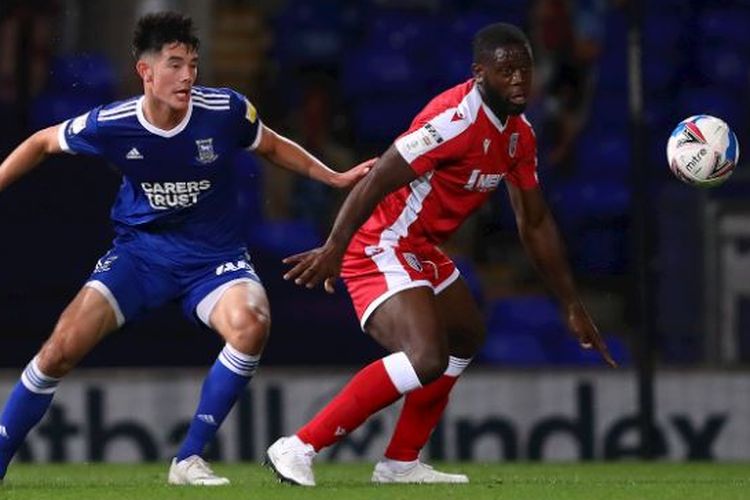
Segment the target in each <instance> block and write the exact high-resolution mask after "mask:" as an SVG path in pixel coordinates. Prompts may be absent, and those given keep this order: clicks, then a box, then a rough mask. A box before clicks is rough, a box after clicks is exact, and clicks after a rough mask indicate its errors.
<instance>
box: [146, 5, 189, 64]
mask: <svg viewBox="0 0 750 500" xmlns="http://www.w3.org/2000/svg"><path fill="white" fill-rule="evenodd" d="M174 42H178V43H184V44H185V45H187V46H188V47H189V48H191V49H193V50H198V47H199V46H200V40H198V37H197V36H195V30H194V28H193V20H192V19H190V17H188V16H183V15H182V14H180V13H177V12H157V13H154V14H146V15H145V16H143V17H141V18H140V19H139V20H138V24H137V25H136V27H135V32H134V33H133V55H134V56H135V58H136V59H138V58H140V57H141V56H142V55H143V54H144V53H146V52H160V51H161V49H162V47H163V46H164V45H165V44H170V43H174Z"/></svg>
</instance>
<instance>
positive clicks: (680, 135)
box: [667, 115, 740, 187]
mask: <svg viewBox="0 0 750 500" xmlns="http://www.w3.org/2000/svg"><path fill="white" fill-rule="evenodd" d="M739 157H740V145H739V144H738V143H737V136H735V135H734V132H732V130H731V129H730V128H729V126H728V125H727V124H726V123H725V122H724V121H723V120H720V119H719V118H716V117H714V116H709V115H697V116H691V117H690V118H686V119H685V120H682V121H681V122H680V123H678V124H677V126H676V127H675V129H674V131H672V135H671V136H670V137H669V141H668V142H667V161H668V162H669V168H670V169H671V170H672V172H673V173H674V174H675V175H676V176H677V178H678V179H680V180H681V181H683V182H685V183H687V184H691V185H694V186H701V187H712V186H717V185H719V184H721V183H722V182H724V181H725V180H727V178H729V176H730V175H731V174H732V171H733V170H734V167H735V166H736V165H737V161H738V160H739Z"/></svg>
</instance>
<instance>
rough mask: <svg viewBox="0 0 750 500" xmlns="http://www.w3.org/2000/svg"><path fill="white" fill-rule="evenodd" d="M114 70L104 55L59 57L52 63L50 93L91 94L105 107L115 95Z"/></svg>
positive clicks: (48, 88)
mask: <svg viewBox="0 0 750 500" xmlns="http://www.w3.org/2000/svg"><path fill="white" fill-rule="evenodd" d="M115 87H116V76H115V70H114V68H113V66H112V64H111V63H110V61H109V59H107V58H106V57H105V56H103V55H101V54H72V55H63V56H58V57H56V58H55V59H54V60H53V61H52V66H51V69H50V78H49V81H48V84H47V90H49V91H52V92H67V93H80V94H87V95H92V94H94V96H93V97H92V99H94V98H95V99H97V100H99V101H100V102H101V103H102V104H103V103H106V102H109V101H111V100H112V99H113V98H114V95H115Z"/></svg>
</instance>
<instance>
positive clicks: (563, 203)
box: [548, 178, 630, 228]
mask: <svg viewBox="0 0 750 500" xmlns="http://www.w3.org/2000/svg"><path fill="white" fill-rule="evenodd" d="M548 199H549V203H550V206H551V207H552V211H553V213H554V214H555V218H556V219H557V220H559V221H560V223H561V224H563V225H565V226H566V227H570V228H575V227H581V226H583V225H585V224H587V223H589V222H590V221H606V220H611V219H614V218H617V217H622V216H625V215H627V214H628V213H629V210H630V186H629V184H627V183H626V182H620V181H618V180H588V181H587V180H582V179H580V178H578V179H571V180H570V181H568V182H561V183H559V184H557V185H555V186H554V187H552V188H551V189H550V190H549V192H548Z"/></svg>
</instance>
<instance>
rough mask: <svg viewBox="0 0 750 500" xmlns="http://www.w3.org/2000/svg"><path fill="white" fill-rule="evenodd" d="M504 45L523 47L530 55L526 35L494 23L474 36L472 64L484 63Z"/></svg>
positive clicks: (509, 26) (511, 27)
mask: <svg viewBox="0 0 750 500" xmlns="http://www.w3.org/2000/svg"><path fill="white" fill-rule="evenodd" d="M504 45H524V46H526V49H527V50H528V51H529V54H531V44H530V43H529V39H528V37H527V36H526V34H525V33H524V32H523V31H521V30H520V29H519V28H518V27H516V26H513V25H512V24H508V23H495V24H490V25H489V26H485V27H484V28H482V29H481V30H479V31H477V33H476V34H475V35H474V42H473V49H474V62H475V63H478V62H481V61H483V60H484V61H486V60H487V59H488V58H491V57H493V55H494V53H495V50H496V49H497V48H498V47H502V46H504Z"/></svg>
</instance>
